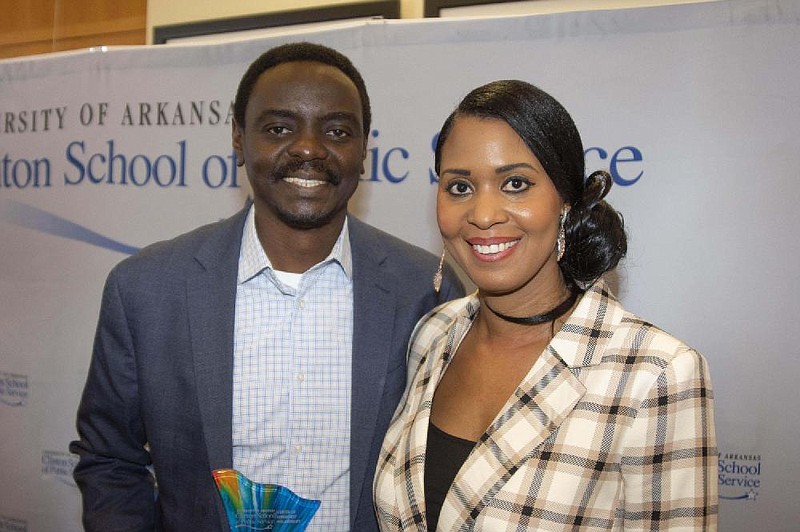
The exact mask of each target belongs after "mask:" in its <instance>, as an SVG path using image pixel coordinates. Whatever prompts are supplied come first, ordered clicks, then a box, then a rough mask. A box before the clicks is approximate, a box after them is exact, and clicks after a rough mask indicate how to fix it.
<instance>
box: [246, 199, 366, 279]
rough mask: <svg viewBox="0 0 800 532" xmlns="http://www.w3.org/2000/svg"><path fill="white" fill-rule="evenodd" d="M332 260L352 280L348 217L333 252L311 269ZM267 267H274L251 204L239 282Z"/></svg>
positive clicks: (250, 277) (253, 206)
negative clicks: (261, 237)
mask: <svg viewBox="0 0 800 532" xmlns="http://www.w3.org/2000/svg"><path fill="white" fill-rule="evenodd" d="M330 262H335V263H336V264H339V266H341V268H342V271H344V274H345V275H346V276H347V278H348V279H350V280H352V279H353V256H352V252H351V248H350V231H349V229H348V224H347V218H345V220H344V224H343V225H342V231H341V232H340V233H339V237H338V238H337V239H336V242H335V243H334V244H333V248H332V249H331V252H330V253H329V254H328V256H327V257H326V258H325V259H324V260H323V261H321V262H320V263H319V264H315V265H314V266H312V267H311V268H309V269H312V268H316V267H317V266H319V265H320V264H326V263H330ZM266 269H273V268H272V263H270V261H269V257H267V254H266V253H265V252H264V248H263V247H262V246H261V242H260V241H259V240H258V234H257V233H256V218H255V205H251V206H250V210H249V212H248V213H247V219H246V220H245V223H244V231H243V232H242V250H241V252H240V254H239V273H238V277H237V283H238V284H242V283H245V282H247V281H249V280H250V279H252V278H253V277H255V276H256V275H258V274H260V273H261V272H263V271H264V270H266Z"/></svg>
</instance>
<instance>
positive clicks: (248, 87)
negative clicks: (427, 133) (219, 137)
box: [233, 42, 372, 138]
mask: <svg viewBox="0 0 800 532" xmlns="http://www.w3.org/2000/svg"><path fill="white" fill-rule="evenodd" d="M297 61H314V62H316V63H322V64H325V65H329V66H332V67H334V68H336V69H338V70H340V71H341V72H342V73H343V74H344V75H345V76H347V77H348V78H350V81H352V82H353V83H354V84H355V86H356V89H357V90H358V95H359V97H360V98H361V113H362V121H363V123H364V138H367V135H368V134H369V130H370V125H371V122H372V110H371V109H370V104H369V95H368V94H367V87H366V85H365V84H364V79H363V78H362V77H361V73H359V71H358V69H357V68H356V67H355V66H353V63H352V62H351V61H350V60H349V59H348V58H347V57H345V56H344V55H343V54H341V53H339V52H337V51H336V50H334V49H333V48H328V47H327V46H322V45H321V44H314V43H310V42H297V43H289V44H284V45H281V46H276V47H275V48H271V49H269V50H267V51H266V52H264V53H263V54H261V56H260V57H259V58H258V59H256V60H255V61H253V63H252V64H251V65H250V66H249V67H248V69H247V71H246V72H245V73H244V76H242V80H241V81H240V82H239V89H238V90H237V91H236V100H235V101H234V103H233V116H234V119H235V120H236V123H237V124H238V125H239V127H240V128H242V129H244V116H245V110H246V109H247V102H249V101H250V95H251V94H252V93H253V86H254V85H255V84H256V81H257V80H258V78H259V77H260V76H261V74H263V73H264V72H265V71H267V70H269V69H270V68H272V67H275V66H278V65H281V64H283V63H294V62H297Z"/></svg>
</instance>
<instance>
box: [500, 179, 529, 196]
mask: <svg viewBox="0 0 800 532" xmlns="http://www.w3.org/2000/svg"><path fill="white" fill-rule="evenodd" d="M530 186H531V182H530V181H528V180H527V179H525V178H523V177H510V178H508V179H506V181H505V183H503V186H502V190H503V192H511V193H516V192H523V191H525V190H528V188H530Z"/></svg>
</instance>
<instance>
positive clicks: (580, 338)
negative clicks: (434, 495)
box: [438, 281, 623, 530]
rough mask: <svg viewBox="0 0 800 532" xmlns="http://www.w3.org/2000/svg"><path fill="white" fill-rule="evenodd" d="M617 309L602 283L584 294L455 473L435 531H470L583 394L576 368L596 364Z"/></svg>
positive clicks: (616, 319) (618, 317)
mask: <svg viewBox="0 0 800 532" xmlns="http://www.w3.org/2000/svg"><path fill="white" fill-rule="evenodd" d="M622 313H623V311H622V309H621V307H620V306H619V305H618V304H617V303H616V301H615V300H614V299H613V297H612V296H611V294H610V293H609V292H608V289H607V287H606V285H605V284H604V283H603V281H598V282H597V283H595V284H594V285H593V286H592V287H591V288H590V289H589V290H588V291H587V292H586V294H584V296H583V297H582V298H581V301H580V302H579V303H578V306H577V307H576V308H575V310H574V312H573V313H572V315H570V317H569V319H568V320H567V322H566V323H565V324H564V326H563V327H562V328H561V330H560V331H559V332H558V334H557V335H556V336H555V338H553V340H552V341H551V342H550V345H549V346H548V347H547V349H546V350H545V351H544V353H542V356H540V357H539V359H538V360H537V361H536V362H535V363H534V365H533V367H532V368H531V370H530V371H529V372H528V375H526V377H525V379H523V381H522V382H521V383H520V385H519V386H518V387H517V389H516V391H515V393H514V396H513V397H511V398H510V399H509V401H508V402H507V403H506V405H505V406H504V407H503V410H502V411H501V413H500V414H499V415H498V417H497V418H496V419H495V420H494V422H493V423H492V426H491V427H489V429H488V430H487V432H486V434H484V436H483V437H482V438H481V441H479V442H478V444H477V445H476V446H475V449H473V451H472V453H471V454H470V456H469V457H468V458H467V461H466V462H465V463H464V466H463V467H462V468H461V470H460V471H459V473H458V475H457V476H456V478H455V481H454V483H453V487H452V488H451V490H450V493H449V494H448V496H447V499H446V501H445V504H444V506H443V507H442V513H441V516H440V518H439V527H438V528H439V529H440V530H459V529H464V528H466V529H469V530H471V529H472V528H473V527H474V525H475V519H476V518H477V516H478V515H479V513H480V512H481V511H482V510H483V508H484V507H485V506H486V505H487V504H488V503H489V501H491V499H492V498H493V497H494V496H495V494H496V493H497V492H498V491H499V490H500V489H501V488H502V487H503V486H504V485H505V484H506V482H508V480H509V479H510V478H511V476H512V475H513V474H514V473H515V472H516V471H517V470H518V469H519V468H520V467H522V466H523V464H525V462H527V461H528V460H530V459H531V458H532V457H533V456H534V455H536V453H537V452H538V449H539V447H540V446H541V445H542V443H544V442H545V441H546V440H547V439H548V438H549V437H550V436H551V435H552V434H553V433H554V432H555V431H556V430H557V429H558V427H559V426H561V424H562V423H563V422H564V420H565V419H566V418H567V416H568V415H569V414H570V413H571V412H572V411H573V410H574V408H575V406H576V405H577V404H578V402H579V401H580V400H581V398H582V397H583V396H584V394H585V393H586V388H585V387H584V386H583V384H582V383H581V382H580V380H579V379H578V378H577V376H576V374H577V373H578V372H579V368H580V367H585V366H592V365H596V364H599V363H600V361H601V359H602V355H603V353H604V351H605V350H606V347H607V345H608V342H609V341H610V340H611V338H612V336H613V331H614V328H615V327H616V326H617V325H618V324H619V322H620V320H621V319H622Z"/></svg>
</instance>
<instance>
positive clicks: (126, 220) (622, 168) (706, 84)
mask: <svg viewBox="0 0 800 532" xmlns="http://www.w3.org/2000/svg"><path fill="white" fill-rule="evenodd" d="M300 39H303V40H310V41H314V42H319V43H323V44H327V45H329V46H332V47H334V48H337V49H339V50H340V51H342V52H343V53H345V54H346V55H348V56H349V57H350V58H352V60H353V61H354V63H355V64H356V65H357V66H358V67H359V68H360V69H361V71H362V73H363V75H364V78H365V79H366V81H367V85H368V87H369V90H370V94H371V97H372V101H373V116H374V124H373V130H372V132H371V137H370V145H369V156H368V157H369V158H368V161H367V165H366V169H367V171H366V173H365V175H364V176H363V181H362V183H361V185H360V187H359V190H358V192H357V195H356V197H355V198H354V200H353V201H352V204H351V207H352V210H353V211H354V212H355V213H356V214H357V215H358V216H360V217H362V218H363V219H365V220H366V221H368V222H371V223H373V224H374V225H377V226H379V227H381V228H383V229H385V230H387V231H389V232H391V233H394V234H396V235H398V236H400V237H402V238H405V239H406V240H409V241H411V242H414V243H416V244H419V245H421V246H423V247H425V248H428V249H430V250H431V251H433V252H436V253H438V252H439V250H440V246H441V244H440V240H439V237H438V232H437V230H436V226H435V219H434V198H435V186H434V182H435V177H434V176H433V174H432V170H431V167H432V164H433V149H432V143H433V140H434V137H435V135H436V132H437V131H438V129H439V127H440V125H441V123H442V121H443V120H444V118H445V117H446V116H447V115H448V114H449V112H450V111H451V110H452V108H453V107H454V106H455V105H456V104H457V102H458V101H459V100H460V99H461V97H462V96H464V95H465V94H466V93H467V92H468V91H469V90H470V89H472V88H473V87H475V86H477V85H479V84H482V83H485V82H487V81H490V80H494V79H501V78H519V79H524V80H527V81H530V82H532V83H534V84H536V85H538V86H540V87H542V88H543V89H545V90H546V91H548V92H550V93H552V94H553V95H554V96H556V98H558V99H559V100H560V101H561V102H562V103H563V104H564V105H565V106H566V108H567V109H569V110H570V112H571V113H572V115H573V117H574V118H575V121H576V123H577V124H578V127H579V129H580V130H581V133H582V136H583V139H584V144H585V148H586V158H587V163H588V166H587V170H589V171H591V170H595V169H598V168H606V169H608V170H610V171H611V173H612V174H613V177H614V180H615V182H616V186H615V188H614V189H613V190H612V192H611V194H610V196H609V199H610V201H611V203H612V204H613V205H614V206H615V207H616V208H617V209H619V210H620V211H621V212H622V213H623V215H624V216H625V221H626V226H627V228H628V231H629V237H630V248H629V249H630V252H629V256H628V258H627V259H626V261H625V262H624V263H623V264H622V266H621V268H620V269H619V271H618V272H617V273H616V274H615V276H614V278H613V279H612V284H613V285H614V286H615V287H616V289H617V292H618V294H619V295H620V297H621V298H622V300H623V302H624V303H625V304H626V306H627V307H628V308H629V309H631V310H632V311H634V312H636V313H638V314H640V315H642V316H644V317H646V318H648V319H649V320H652V321H653V322H655V323H657V324H659V325H660V326H662V327H663V328H665V329H666V330H668V331H670V332H671V333H673V334H675V335H676V336H678V337H680V338H682V339H684V340H685V341H687V342H688V343H689V344H691V345H693V346H695V347H696V348H698V349H699V350H700V351H702V352H703V353H704V354H705V355H706V356H707V358H708V360H709V362H710V364H711V369H712V376H713V381H714V386H715V392H716V405H717V431H718V438H719V447H720V468H719V482H720V492H721V494H722V501H721V518H720V523H721V529H723V530H726V531H728V530H733V531H750V530H771V531H772V530H796V527H797V517H798V512H797V503H796V501H795V498H796V494H797V486H798V476H799V475H800V466H798V464H800V460H799V459H798V456H797V448H796V447H795V445H796V442H798V441H800V414H799V413H798V408H797V404H798V399H797V393H796V383H798V382H799V381H800V360H798V355H799V354H800V353H798V351H800V348H798V343H797V338H798V336H800V326H798V321H797V316H798V315H800V290H799V288H800V286H799V285H800V281H798V278H799V277H800V275H798V273H797V262H798V260H800V243H799V242H800V239H798V238H797V236H796V235H795V229H796V228H797V227H800V210H799V209H798V208H797V200H798V199H800V183H799V182H798V179H797V175H798V168H800V141H799V140H798V139H800V104H798V97H799V95H800V60H798V57H800V2H797V1H795V0H748V1H720V2H711V3H703V4H689V5H676V6H667V7H653V8H638V9H626V10H614V11H593V12H582V13H566V14H557V15H541V16H515V17H502V18H490V19H487V18H481V19H460V20H453V19H448V20H419V21H370V22H358V23H350V24H344V25H342V26H338V27H336V28H332V29H326V30H322V31H314V32H308V31H305V32H300V31H298V32H295V33H291V32H287V33H285V34H281V35H278V36H272V37H269V38H261V39H248V40H237V41H229V42H225V43H217V44H191V45H189V44H187V45H169V46H152V47H132V48H128V47H123V48H112V49H108V50H100V51H97V52H94V53H93V52H76V53H63V54H56V55H51V56H42V57H31V58H25V59H20V60H8V61H2V62H0V301H1V302H2V303H1V306H0V431H2V437H0V468H1V469H0V470H2V471H3V476H4V478H3V481H2V483H0V531H5V530H15V531H17V530H30V531H67V532H69V531H76V530H80V524H79V523H80V501H79V493H78V490H77V488H76V487H75V484H74V482H73V481H72V478H71V470H72V467H73V466H74V463H75V460H76V459H75V457H74V456H72V455H70V454H69V452H68V450H67V445H68V443H69V441H70V440H72V439H74V438H75V437H76V433H75V428H74V419H75V411H76V408H77V404H78V400H79V396H80V392H81V390H82V387H83V383H84V379H85V375H86V370H87V367H88V363H89V357H90V352H91V343H92V338H93V335H94V328H95V324H96V320H97V312H98V308H99V303H100V292H101V288H102V285H103V281H104V279H105V276H106V274H107V273H108V271H109V270H110V269H111V267H112V266H113V265H114V264H115V263H117V262H118V261H120V260H121V259H123V258H124V257H125V256H126V255H129V254H131V253H134V252H135V251H136V250H137V249H139V248H141V247H143V246H145V245H147V244H148V243H151V242H153V241H156V240H162V239H165V238H169V237H172V236H175V235H177V234H179V233H182V232H184V231H187V230H189V229H191V228H193V227H195V226H198V225H201V224H204V223H208V222H211V221H214V220H216V219H219V218H223V217H226V216H228V215H230V214H232V213H233V212H235V211H236V210H238V209H239V207H240V206H241V205H243V203H244V202H245V201H246V198H247V196H248V193H249V190H248V188H247V183H246V181H247V180H246V176H245V175H244V173H243V171H242V170H237V168H236V166H235V164H234V159H233V156H232V150H231V143H230V129H231V101H232V99H233V95H234V91H235V88H236V86H237V84H238V80H239V78H240V76H241V74H242V73H243V72H244V70H245V68H246V67H247V65H248V64H249V63H250V62H251V61H252V60H253V59H254V58H255V57H256V56H258V55H259V54H260V53H261V52H262V51H264V50H265V49H267V48H269V47H271V46H273V45H276V44H280V43H283V42H288V41H294V40H300Z"/></svg>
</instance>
